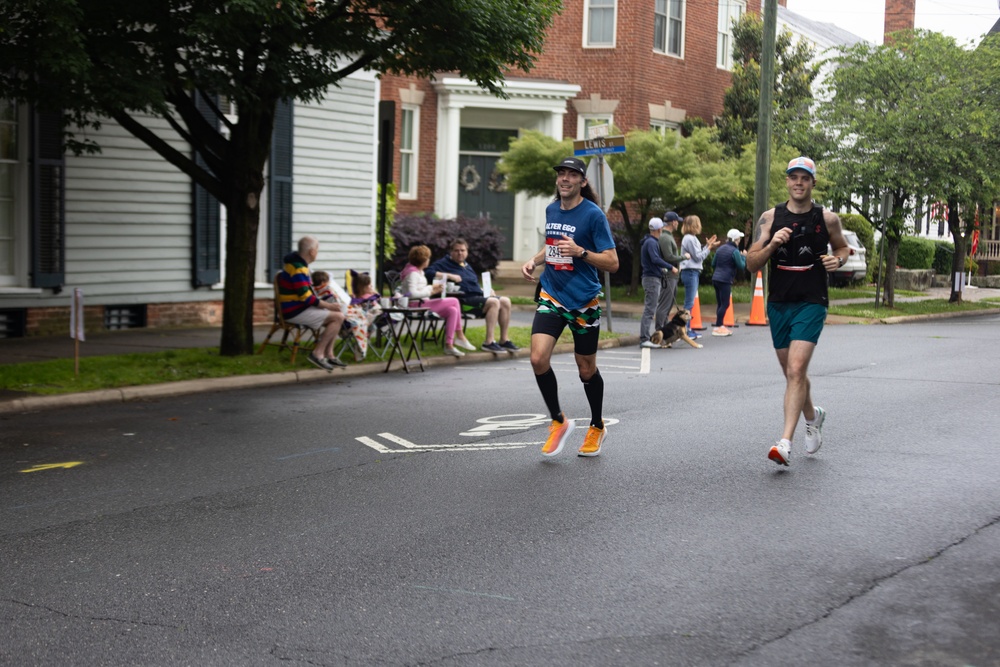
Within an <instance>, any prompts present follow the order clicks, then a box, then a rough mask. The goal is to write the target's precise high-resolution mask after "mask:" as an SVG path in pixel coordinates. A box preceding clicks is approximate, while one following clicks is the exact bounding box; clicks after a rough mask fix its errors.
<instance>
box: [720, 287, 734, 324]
mask: <svg viewBox="0 0 1000 667" xmlns="http://www.w3.org/2000/svg"><path fill="white" fill-rule="evenodd" d="M722 326H724V327H730V328H733V327H735V326H736V314H735V313H734V312H733V295H732V294H730V295H729V308H728V309H727V310H726V314H725V315H723V316H722Z"/></svg>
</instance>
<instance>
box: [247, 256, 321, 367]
mask: <svg viewBox="0 0 1000 667" xmlns="http://www.w3.org/2000/svg"><path fill="white" fill-rule="evenodd" d="M280 275H281V274H278V275H275V276H274V323H273V324H272V325H271V330H270V331H269V332H267V337H266V338H265V339H264V342H263V343H261V344H260V349H258V350H257V354H263V353H264V348H266V347H267V346H268V345H277V346H278V351H279V352H280V351H281V350H291V351H292V359H291V361H292V363H293V364H294V363H295V355H296V354H298V352H299V348H302V349H311V348H312V347H313V346H314V345H315V344H316V341H317V340H319V331H318V330H317V329H314V328H313V327H309V326H306V325H304V324H293V323H292V322H288V321H286V320H285V317H284V315H282V313H281V294H280V292H279V291H278V278H279V276H280ZM279 331H280V332H281V341H280V342H276V343H272V342H271V337H272V336H274V334H276V333H278V332H279ZM289 336H292V342H291V343H289V342H288V337H289ZM303 336H305V337H306V338H305V340H303V338H302V337H303Z"/></svg>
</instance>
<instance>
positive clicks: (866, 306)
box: [829, 299, 995, 319]
mask: <svg viewBox="0 0 1000 667" xmlns="http://www.w3.org/2000/svg"><path fill="white" fill-rule="evenodd" d="M991 305H992V304H984V303H981V302H975V301H963V302H962V303H949V302H948V300H947V299H927V300H924V301H910V302H903V301H897V302H896V305H895V306H893V307H892V308H888V307H886V306H879V307H878V308H876V307H875V304H874V303H850V304H843V305H832V306H830V310H829V312H830V314H831V315H844V316H847V317H864V318H868V319H885V318H887V317H899V316H903V315H932V314H939V313H961V312H965V311H970V310H982V309H983V308H984V307H991ZM993 307H995V306H993Z"/></svg>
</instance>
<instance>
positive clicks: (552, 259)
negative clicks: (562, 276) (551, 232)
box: [545, 237, 573, 271]
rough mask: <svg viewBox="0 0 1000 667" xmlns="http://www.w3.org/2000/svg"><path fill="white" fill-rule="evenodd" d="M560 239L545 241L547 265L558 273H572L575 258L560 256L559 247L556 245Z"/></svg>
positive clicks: (547, 238) (547, 239)
mask: <svg viewBox="0 0 1000 667" xmlns="http://www.w3.org/2000/svg"><path fill="white" fill-rule="evenodd" d="M558 242H559V239H554V238H549V237H546V239H545V263H546V264H548V265H549V266H551V267H552V268H553V269H555V270H556V271H572V270H573V258H572V257H564V256H562V255H560V254H559V246H557V245H556V243H558Z"/></svg>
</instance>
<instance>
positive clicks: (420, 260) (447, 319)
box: [399, 245, 476, 357]
mask: <svg viewBox="0 0 1000 667" xmlns="http://www.w3.org/2000/svg"><path fill="white" fill-rule="evenodd" d="M408 259H409V261H410V263H409V264H407V265H406V266H404V267H403V270H402V272H401V273H400V274H399V275H400V278H401V281H402V282H401V289H402V291H403V296H406V297H409V298H410V299H425V301H423V303H422V305H423V306H426V307H427V308H428V309H429V310H430V311H431V312H433V313H436V314H437V315H439V316H440V317H442V318H443V319H444V353H445V354H449V355H451V356H453V357H464V356H465V353H464V352H462V351H461V350H457V349H455V345H456V344H458V345H459V346H461V347H464V348H465V349H466V350H475V349H476V346H475V345H473V344H472V343H470V342H469V341H468V339H466V337H465V334H464V333H462V306H461V304H459V302H458V299H455V298H454V297H450V296H443V295H442V296H441V298H440V299H431V298H430V297H432V296H435V295H438V294H441V291H442V289H443V288H444V285H442V284H436V285H430V284H428V282H427V278H426V277H425V276H424V269H426V268H427V265H428V264H430V261H431V249H430V248H428V247H427V246H425V245H416V246H413V247H412V248H410V254H409V257H408ZM411 305H412V303H411Z"/></svg>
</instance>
